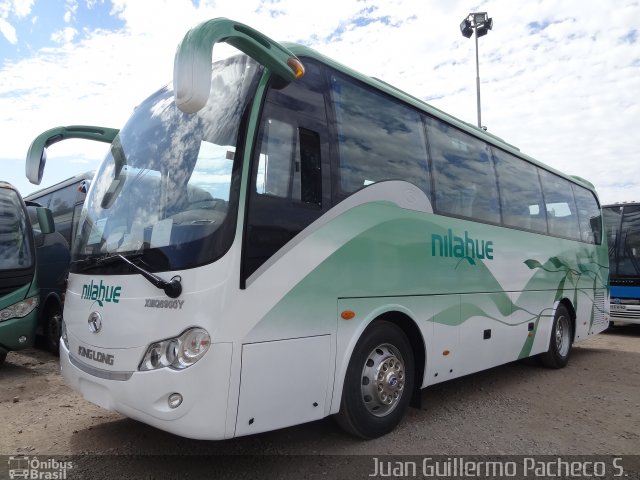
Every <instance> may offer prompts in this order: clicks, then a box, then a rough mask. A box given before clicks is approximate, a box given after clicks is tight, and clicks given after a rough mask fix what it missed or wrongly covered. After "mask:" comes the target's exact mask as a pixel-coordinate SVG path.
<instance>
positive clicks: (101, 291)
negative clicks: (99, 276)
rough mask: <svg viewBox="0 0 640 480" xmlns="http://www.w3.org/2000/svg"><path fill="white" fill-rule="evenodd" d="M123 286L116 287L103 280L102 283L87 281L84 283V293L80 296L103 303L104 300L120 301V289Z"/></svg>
mask: <svg viewBox="0 0 640 480" xmlns="http://www.w3.org/2000/svg"><path fill="white" fill-rule="evenodd" d="M121 290H122V287H120V286H118V287H114V286H110V285H104V284H103V283H102V280H100V283H93V280H91V283H85V284H84V285H82V295H81V297H80V298H82V299H83V300H95V301H97V302H99V303H100V305H102V302H113V303H118V302H119V301H120V291H121Z"/></svg>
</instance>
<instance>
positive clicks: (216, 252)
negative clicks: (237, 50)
mask: <svg viewBox="0 0 640 480" xmlns="http://www.w3.org/2000/svg"><path fill="white" fill-rule="evenodd" d="M216 65H218V67H219V69H220V70H219V71H221V72H223V73H225V72H224V71H223V69H224V68H227V67H229V68H230V69H232V73H233V72H234V70H233V69H236V70H237V69H238V67H242V68H246V70H245V72H246V74H240V75H238V76H236V77H232V81H231V83H229V84H224V83H223V84H222V85H223V86H224V87H231V88H236V89H237V90H236V91H235V92H234V95H235V96H234V97H232V98H233V99H236V100H238V101H233V100H229V101H228V102H227V103H224V102H222V103H220V102H218V105H216V104H215V102H212V109H215V107H216V106H218V107H219V110H220V111H221V113H217V112H214V113H211V112H209V113H208V114H209V115H210V116H211V118H209V119H207V118H205V119H203V118H202V117H198V115H201V113H202V112H204V110H203V111H201V112H198V113H195V114H184V113H183V112H178V113H179V115H178V114H177V113H174V112H173V110H174V109H175V110H176V111H177V107H176V105H175V100H174V99H173V91H172V89H171V86H166V87H164V88H163V89H160V90H159V91H157V92H156V93H154V94H153V95H151V96H150V97H149V98H148V99H146V100H145V101H144V102H143V103H142V104H141V105H140V106H139V107H137V109H136V111H134V113H133V114H132V116H131V118H130V119H129V121H128V122H127V124H126V125H125V127H124V128H123V129H122V130H121V131H120V133H119V134H118V136H117V137H116V138H115V139H114V141H113V142H112V145H111V151H110V152H109V153H108V154H107V155H106V157H105V159H104V160H103V162H102V164H101V165H100V168H99V170H98V172H97V173H96V176H95V178H94V180H93V182H92V184H91V187H90V189H89V192H88V193H87V198H86V201H85V204H84V206H83V209H82V213H81V218H80V222H79V225H78V229H77V236H76V238H75V239H74V242H73V243H74V246H73V251H72V258H71V260H72V261H71V269H70V271H71V273H89V272H88V270H90V271H91V273H92V274H93V273H98V274H134V273H137V272H136V270H135V269H134V268H133V267H131V266H129V265H127V264H126V263H124V262H115V263H106V264H105V263H103V262H95V261H92V260H95V259H96V258H100V257H104V256H105V254H121V255H123V256H125V257H127V256H132V257H134V261H135V262H136V264H137V265H139V266H141V267H142V268H145V269H147V270H148V271H150V272H163V271H176V270H186V269H190V268H195V267H199V266H202V265H206V264H209V263H212V262H215V261H216V260H218V259H219V258H221V257H222V256H223V255H224V254H225V253H226V252H227V251H228V250H229V248H230V247H231V245H232V244H233V241H234V239H235V236H236V230H237V220H238V208H239V205H240V187H241V180H242V171H243V164H244V156H245V148H246V145H245V143H246V136H247V127H248V121H249V115H250V112H251V109H252V108H253V104H254V97H255V94H256V90H257V88H258V85H259V82H260V79H261V78H262V75H263V71H264V67H263V66H262V65H260V64H259V63H257V62H255V61H254V60H252V59H250V57H248V56H246V55H244V54H236V55H233V56H231V57H228V58H226V59H224V60H221V61H219V62H216V63H214V65H213V69H214V70H215V68H216ZM242 73H244V72H242ZM212 77H213V80H212V89H211V91H212V92H211V96H212V97H215V95H216V94H218V95H219V96H221V95H222V94H221V93H219V92H218V93H217V92H216V90H215V89H214V88H213V85H214V82H215V81H216V75H213V76H212ZM218 82H220V78H218ZM169 98H170V101H169ZM221 98H224V97H221ZM154 99H155V101H156V102H157V104H153V103H149V102H153V101H154ZM160 103H162V106H163V108H165V107H166V108H167V109H171V114H172V115H174V116H175V119H177V120H175V119H173V120H171V121H172V122H175V124H168V127H167V128H173V129H174V130H171V131H170V132H169V133H170V135H169V136H168V137H166V138H165V137H155V138H160V139H159V140H158V142H159V143H160V146H159V147H157V152H158V154H157V156H158V157H159V158H160V159H159V160H158V159H156V160H155V161H156V163H157V164H158V165H160V166H161V167H166V166H167V165H168V166H169V167H170V166H171V165H172V164H171V163H167V164H166V165H165V163H162V162H166V160H165V157H167V158H170V160H169V162H176V159H177V163H174V165H178V166H179V167H180V168H184V169H187V170H188V169H189V166H190V167H191V170H188V171H187V173H186V176H187V180H189V179H190V177H191V176H192V174H195V166H196V165H195V164H187V161H186V160H185V158H187V157H185V158H182V157H170V154H171V153H172V152H173V150H172V149H171V148H169V149H165V150H166V151H165V150H163V145H166V144H167V143H169V144H170V147H171V146H173V145H174V144H176V143H180V142H183V141H184V142H187V143H188V144H191V143H194V142H199V143H198V145H199V146H200V149H202V148H203V146H205V145H204V144H207V143H208V141H205V140H207V139H205V138H202V139H200V138H198V129H197V128H193V129H192V128H191V125H198V126H199V125H200V124H204V127H203V128H208V124H206V122H207V121H209V120H211V119H213V120H211V121H212V122H213V124H214V127H212V128H213V129H215V128H218V129H219V130H222V131H223V134H221V135H223V136H225V134H226V133H227V132H226V130H229V132H231V133H230V136H229V138H232V139H233V141H235V145H234V144H233V142H232V143H229V146H230V147H231V149H232V152H229V151H227V160H228V161H230V163H231V169H230V172H229V173H228V175H229V177H228V180H227V182H228V199H224V197H220V199H221V200H220V201H221V202H222V204H224V203H225V200H226V203H227V208H226V212H224V216H223V217H222V219H221V220H220V221H219V222H218V223H217V225H215V226H212V227H211V228H210V229H209V230H207V229H206V228H202V229H201V230H202V232H205V233H204V234H203V235H202V236H200V237H197V238H195V240H189V241H185V242H182V243H181V242H175V243H171V241H169V242H168V243H167V244H160V245H159V244H158V243H157V242H156V245H153V242H150V241H148V236H149V234H148V232H146V231H145V233H144V237H143V238H144V241H143V242H141V243H142V245H141V246H138V247H136V248H134V247H132V248H128V245H127V247H126V248H125V247H122V248H125V249H124V250H123V249H120V248H121V246H118V247H117V248H116V249H115V250H108V249H106V250H105V245H106V243H107V239H106V238H105V236H106V235H107V229H104V230H103V232H101V233H100V235H101V238H100V240H99V242H100V245H101V247H100V248H101V250H100V251H97V247H91V245H93V244H92V243H91V242H90V235H92V233H91V231H92V229H95V228H98V227H97V226H96V224H97V222H99V221H101V220H103V221H104V222H108V221H110V219H112V218H113V217H114V216H116V213H115V210H113V211H111V212H110V211H109V209H110V208H111V207H112V205H113V203H114V201H115V202H117V201H118V198H117V197H119V196H120V195H121V194H122V195H124V196H125V197H124V199H125V200H126V198H127V197H126V196H127V195H128V194H129V195H130V194H131V193H130V192H129V193H127V191H125V189H126V188H127V187H126V186H125V187H122V186H121V188H122V192H120V191H116V190H117V188H118V187H114V188H113V192H112V198H106V197H105V196H104V190H103V191H102V192H100V191H99V190H98V189H99V188H100V187H99V185H100V184H101V180H102V183H103V184H104V183H105V182H106V183H109V182H108V181H107V180H108V178H111V180H110V182H111V184H113V183H114V182H113V181H114V180H115V179H117V178H119V175H120V171H122V170H126V168H123V165H122V164H121V163H122V160H121V159H119V158H118V157H119V155H120V154H123V155H124V154H125V153H124V151H122V150H121V148H122V144H123V143H126V142H127V135H128V134H129V131H132V130H133V129H138V130H143V129H144V128H150V129H152V128H154V127H153V125H154V124H153V121H154V119H153V118H152V117H153V115H150V114H149V112H151V109H152V108H155V105H159V104H160ZM145 105H146V107H145ZM144 108H148V110H149V112H147V111H146V110H144ZM225 108H226V110H225ZM230 109H233V110H234V111H235V112H236V113H235V114H234V115H233V116H232V117H230V118H231V119H232V120H233V121H234V122H236V123H228V124H226V123H223V121H224V120H226V119H227V117H226V116H225V114H226V113H228V110H230ZM140 112H142V113H140ZM216 115H218V117H220V118H218V117H216ZM192 121H193V122H196V123H193V124H192V123H190V122H192ZM197 122H200V123H197ZM216 122H218V123H217V124H216ZM228 125H231V126H230V127H229V126H228ZM225 129H226V130H225ZM234 129H235V130H234ZM132 136H133V134H132ZM174 137H175V138H174ZM133 138H134V139H135V136H133ZM129 142H130V143H131V146H130V147H129V154H131V152H133V153H134V154H135V153H136V152H135V150H136V148H137V146H136V144H135V143H133V142H131V140H129ZM150 144H151V143H149V145H150ZM221 147H222V145H221ZM141 148H142V147H141ZM188 148H189V147H188V145H187V146H186V147H184V150H188ZM197 154H198V158H197V159H196V162H197V161H198V160H199V159H200V151H197ZM229 155H231V158H229ZM124 161H125V164H126V161H127V160H126V156H125V160H124ZM147 161H148V162H153V160H147ZM140 165H146V164H135V160H134V163H133V164H132V165H131V167H132V168H133V170H131V171H134V173H135V168H138V167H139V166H140ZM109 168H111V171H110V172H109V171H107V170H109ZM146 169H147V170H148V168H146ZM157 173H159V175H158V174H155V177H158V176H160V177H161V178H158V179H157V183H158V186H157V187H156V188H157V189H158V191H160V194H161V195H163V196H166V195H171V194H172V191H171V190H170V189H169V188H167V186H166V185H165V182H166V178H165V174H164V173H163V171H162V170H161V171H159V172H157ZM107 174H108V175H111V177H108V176H107ZM172 174H173V172H172ZM101 175H102V177H101ZM175 175H176V176H178V175H179V172H178V173H175ZM153 176H154V175H152V176H151V177H153ZM151 177H147V179H149V178H151ZM126 178H127V177H125V179H124V180H123V182H122V183H123V184H126V181H127V180H126ZM136 178H137V177H136ZM154 181H156V180H154ZM131 185H133V184H131ZM225 185H227V184H226V183H225ZM183 186H184V187H189V188H191V184H189V185H186V184H185V185H183ZM103 188H104V185H103ZM131 188H133V187H131ZM131 188H130V190H131ZM163 189H164V190H163ZM101 193H102V197H101V196H100V195H101ZM176 196H177V194H176ZM183 196H184V195H183ZM217 199H218V197H214V198H213V199H212V200H214V202H215V201H216V200H217ZM125 200H123V201H125ZM151 201H153V200H151ZM152 208H153V207H152ZM208 208H210V209H211V208H215V207H208ZM162 213H163V214H164V213H166V212H164V210H162ZM130 216H131V218H128V219H127V220H125V221H126V222H132V221H133V220H132V219H133V218H134V216H135V214H130ZM164 218H170V217H158V219H157V222H156V225H158V224H160V223H162V221H164V220H163V219H164ZM172 222H173V220H172ZM186 223H189V222H186ZM196 223H198V220H195V221H191V222H190V224H196ZM201 223H203V222H201ZM210 223H211V224H212V225H213V224H215V223H216V221H215V220H212V221H211V222H210ZM156 225H153V226H152V227H149V226H147V227H145V229H148V228H153V229H155V226H156ZM128 228H130V229H131V230H130V234H131V236H133V226H131V225H129V227H128ZM173 228H174V224H173V223H172V224H171V229H173ZM192 230H194V229H192ZM154 234H155V233H154ZM170 235H172V234H170ZM125 236H126V235H125ZM171 238H173V237H171ZM94 243H95V242H94ZM123 243H124V242H123Z"/></svg>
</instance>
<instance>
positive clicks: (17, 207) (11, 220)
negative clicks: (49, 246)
mask: <svg viewBox="0 0 640 480" xmlns="http://www.w3.org/2000/svg"><path fill="white" fill-rule="evenodd" d="M30 238H31V237H30V235H29V231H28V226H27V221H26V215H25V211H24V209H23V206H22V202H21V201H20V198H19V197H18V194H17V193H16V192H14V191H13V190H10V189H7V188H0V270H13V269H22V268H30V267H31V266H32V265H33V252H32V251H31V247H30V242H29V239H30Z"/></svg>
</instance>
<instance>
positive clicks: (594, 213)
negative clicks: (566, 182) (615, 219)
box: [571, 185, 602, 245]
mask: <svg viewBox="0 0 640 480" xmlns="http://www.w3.org/2000/svg"><path fill="white" fill-rule="evenodd" d="M571 187H572V188H573V196H574V198H575V199H576V206H577V208H578V222H579V224H580V239H581V240H582V241H583V242H587V243H597V244H598V245H599V244H600V242H601V241H602V215H601V213H600V208H599V206H598V202H597V200H596V198H595V197H594V196H593V193H591V192H590V191H589V190H587V189H586V188H582V187H580V186H578V185H571Z"/></svg>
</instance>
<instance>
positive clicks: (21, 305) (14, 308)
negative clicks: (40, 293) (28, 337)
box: [0, 297, 38, 322]
mask: <svg viewBox="0 0 640 480" xmlns="http://www.w3.org/2000/svg"><path fill="white" fill-rule="evenodd" d="M37 306H38V297H30V298H25V299H24V300H22V301H20V302H17V303H14V304H13V305H10V306H8V307H7V308H3V309H2V310H0V322H4V321H5V320H10V319H12V318H22V317H26V316H27V315H29V314H30V313H31V312H33V310H34V309H35V308H36V307H37Z"/></svg>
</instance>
